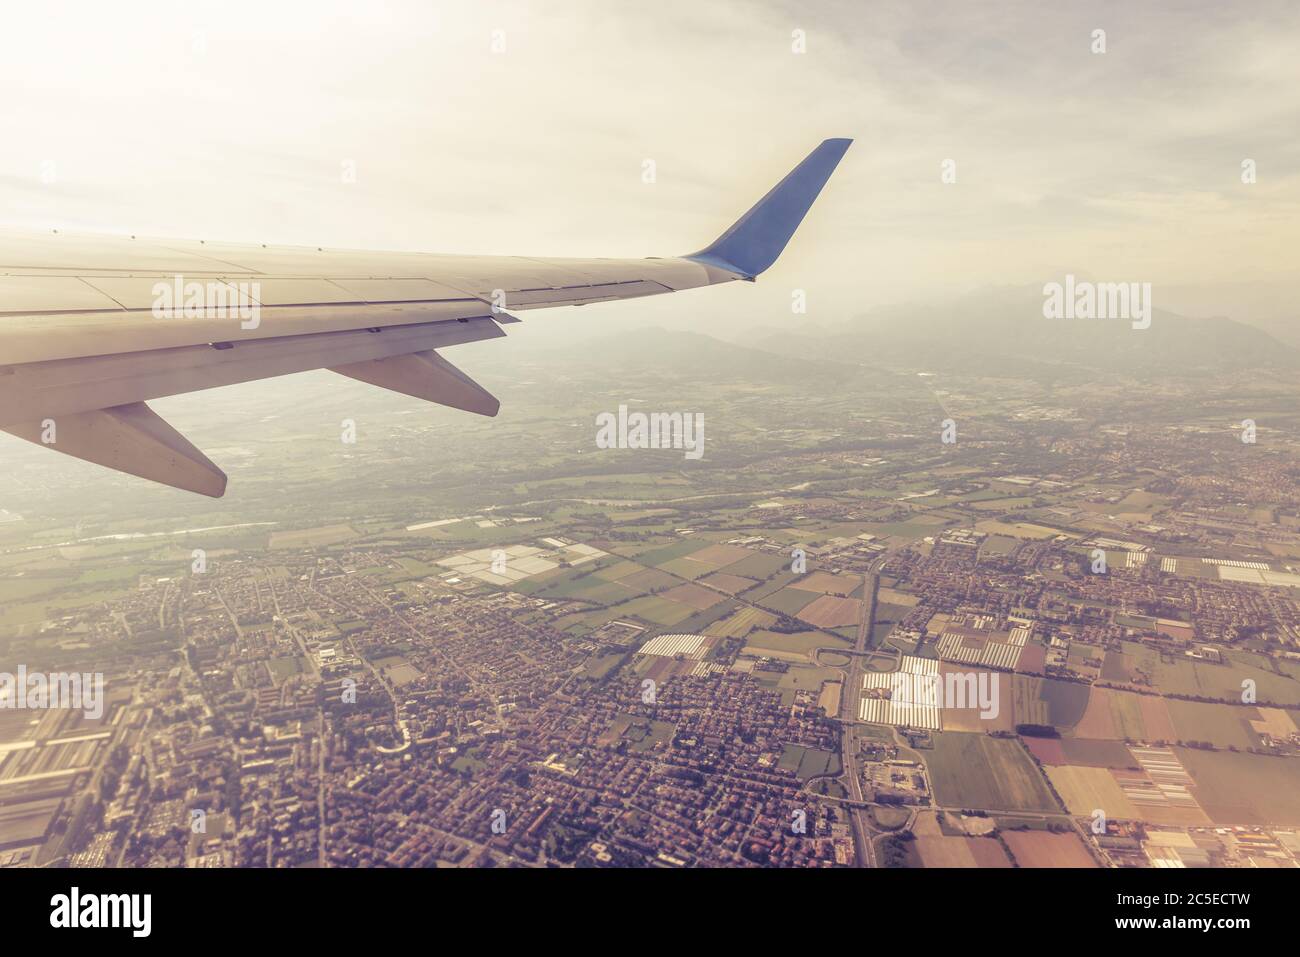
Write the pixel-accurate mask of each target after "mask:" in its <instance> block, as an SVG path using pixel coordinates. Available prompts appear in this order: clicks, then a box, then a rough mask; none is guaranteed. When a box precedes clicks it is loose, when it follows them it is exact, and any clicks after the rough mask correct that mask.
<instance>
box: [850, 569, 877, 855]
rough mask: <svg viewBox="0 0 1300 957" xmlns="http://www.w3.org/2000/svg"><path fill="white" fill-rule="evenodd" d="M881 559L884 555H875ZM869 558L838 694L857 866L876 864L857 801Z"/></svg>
mask: <svg viewBox="0 0 1300 957" xmlns="http://www.w3.org/2000/svg"><path fill="white" fill-rule="evenodd" d="M878 561H879V562H881V563H883V561H884V559H883V558H882V559H879V560H878ZM878 567H879V565H878V564H877V562H873V563H872V565H871V567H870V569H869V570H868V571H867V573H866V574H865V575H863V576H862V598H863V606H862V620H861V621H860V622H859V623H858V638H857V641H856V642H855V644H854V646H853V650H854V652H855V653H854V654H852V655H850V656H849V664H848V668H847V669H846V670H845V677H844V690H843V692H842V693H841V694H840V725H841V727H842V728H843V737H842V738H841V741H840V758H841V760H842V761H843V763H844V778H845V779H846V780H847V782H848V788H849V797H850V799H851V800H852V802H853V804H854V805H855V806H850V807H849V809H848V811H849V824H850V826H851V827H852V828H853V853H854V856H855V857H856V858H857V866H858V867H876V866H877V864H876V847H875V844H874V843H873V841H872V828H871V824H870V822H869V821H868V820H867V819H866V812H865V811H864V810H863V809H862V807H861V805H862V804H863V803H864V801H863V797H862V771H861V769H860V768H859V766H858V737H857V726H858V715H857V708H858V698H859V697H860V695H859V694H858V689H859V688H860V687H861V685H862V660H863V657H864V653H865V652H866V650H867V645H868V642H869V641H870V638H871V623H872V621H873V620H874V619H875V616H876V587H877V584H878V582H879V577H878V576H877V574H876V569H877V568H878Z"/></svg>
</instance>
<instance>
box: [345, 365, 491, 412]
mask: <svg viewBox="0 0 1300 957" xmlns="http://www.w3.org/2000/svg"><path fill="white" fill-rule="evenodd" d="M331 369H332V371H334V372H337V373H339V374H340V375H345V376H348V377H349V378H352V379H359V380H361V381H362V382H369V383H370V384H371V385H377V386H380V387H381V388H384V389H391V390H392V391H393V392H400V393H402V394H403V395H409V396H413V397H415V398H417V399H425V400H427V401H429V402H437V403H438V404H439V405H448V406H451V407H452V408H453V409H461V410H463V411H465V412H476V413H478V414H479V415H488V416H492V415H496V414H497V412H498V411H499V410H500V409H501V403H500V402H499V401H498V400H497V398H496V396H494V395H492V393H490V392H488V391H487V389H485V388H483V387H482V386H481V385H479V384H478V383H477V382H475V381H474V380H473V379H471V378H470V377H469V376H467V375H466V374H465V373H463V372H461V371H460V370H459V369H457V368H456V367H455V366H454V365H452V364H451V363H450V362H448V361H447V360H446V359H444V358H443V357H442V356H440V355H438V353H436V352H434V351H433V350H432V349H430V350H429V351H427V352H412V353H409V354H408V355H404V356H393V357H392V358H391V359H372V360H370V361H368V362H352V363H348V364H347V365H341V366H332V367H331Z"/></svg>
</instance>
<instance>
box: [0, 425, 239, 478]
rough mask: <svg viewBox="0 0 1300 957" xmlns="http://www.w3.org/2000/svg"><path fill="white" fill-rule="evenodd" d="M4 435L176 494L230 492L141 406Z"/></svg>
mask: <svg viewBox="0 0 1300 957" xmlns="http://www.w3.org/2000/svg"><path fill="white" fill-rule="evenodd" d="M4 431H6V432H8V433H10V434H11V435H16V436H18V437H19V438H20V439H26V440H27V441H28V442H34V443H36V444H37V445H44V446H45V447H46V448H51V449H54V450H55V451H56V452H62V453H64V454H65V455H71V456H73V457H74V458H79V459H84V460H85V461H87V462H94V463H95V464H96V465H103V466H106V467H108V468H110V469H115V470H117V471H118V472H126V473H127V474H128V475H136V476H139V477H140V478H144V479H149V480H150V481H152V482H161V483H162V484H163V485H170V486H172V487H173V488H179V489H184V490H185V491H188V492H198V493H199V494H200V495H208V496H211V497H212V498H220V497H221V496H222V495H224V494H225V492H226V473H224V472H222V471H221V469H219V468H217V467H216V466H215V465H213V464H212V461H211V460H210V459H209V458H208V457H207V456H206V455H204V454H203V453H202V452H200V451H199V450H198V449H196V448H195V447H194V445H193V444H191V442H190V441H189V439H187V438H185V436H183V435H181V434H180V433H179V432H177V431H176V430H175V429H174V428H172V427H171V426H170V425H168V424H167V423H166V421H164V420H163V419H162V418H161V417H160V416H159V415H158V414H157V413H156V412H154V411H153V409H151V408H149V406H147V405H145V404H144V403H143V402H133V403H130V404H129V405H119V406H115V407H113V408H108V409H94V410H92V411H89V412H79V413H77V414H75V415H68V416H60V417H59V418H57V419H44V420H40V421H37V420H30V421H27V422H22V423H17V424H14V425H7V426H5V427H4Z"/></svg>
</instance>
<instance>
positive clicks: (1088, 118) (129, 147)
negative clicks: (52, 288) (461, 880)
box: [0, 0, 1300, 328]
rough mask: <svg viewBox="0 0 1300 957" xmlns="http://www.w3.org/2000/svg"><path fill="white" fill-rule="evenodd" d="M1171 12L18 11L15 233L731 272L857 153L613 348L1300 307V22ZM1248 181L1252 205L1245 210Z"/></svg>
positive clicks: (1284, 11)
mask: <svg viewBox="0 0 1300 957" xmlns="http://www.w3.org/2000/svg"><path fill="white" fill-rule="evenodd" d="M809 7H815V9H816V12H810V11H809V9H808V8H809ZM1148 7H1150V9H1148ZM1156 7H1157V5H1155V4H1150V5H1148V4H1136V3H1129V2H1119V3H1045V2H1030V3H1024V4H1016V3H998V4H985V3H979V2H954V3H918V2H900V3H862V2H847V0H846V2H825V0H820V2H817V3H803V2H800V3H795V2H790V3H783V2H768V3H759V2H752V3H751V2H744V3H741V2H729V3H721V2H719V3H701V2H685V0H683V2H661V0H656V2H650V3H630V2H610V0H603V2H589V3H588V2H566V0H532V2H495V3H494V2H483V0H476V2H464V3H430V2H411V3H391V4H379V3H373V2H357V3H328V2H313V3H310V4H307V3H303V4H289V3H273V2H266V0H260V2H256V3H241V2H235V0H220V2H214V3H209V4H199V3H187V4H183V5H182V4H175V3H172V2H159V3H130V4H126V5H120V4H105V3H99V2H88V3H84V4H63V3H41V4H35V3H28V4H22V5H11V6H10V7H9V8H8V9H7V10H6V14H5V24H4V28H3V30H0V89H2V90H3V91H4V106H3V108H2V109H0V122H2V123H3V126H2V130H3V142H4V145H5V148H4V150H3V151H0V210H2V211H3V212H0V219H4V220H8V221H9V222H11V223H15V224H22V225H36V226H43V227H44V226H62V227H64V228H74V227H80V228H90V229H109V230H114V231H130V232H137V233H142V234H156V235H176V236H194V237H205V238H221V239H233V240H239V239H247V240H255V241H259V242H300V243H309V244H312V245H318V244H323V245H335V246H359V247H377V248H398V249H423V250H429V251H447V252H480V253H521V254H541V255H544V254H552V255H609V256H620V255H629V256H642V255H673V254H678V253H684V252H690V251H692V250H694V249H697V248H699V247H700V246H702V245H704V244H706V243H707V242H709V241H710V240H711V239H712V238H713V237H714V236H715V235H716V234H717V233H718V232H720V231H721V230H722V229H723V228H725V227H726V226H727V225H728V224H729V223H730V222H731V221H732V220H733V219H734V218H735V217H736V216H737V215H738V214H739V213H741V212H743V211H744V209H746V208H747V207H748V206H749V205H750V204H751V203H752V202H753V201H754V200H755V199H757V197H758V196H759V195H761V194H762V192H763V191H765V190H766V189H767V188H768V187H769V186H770V185H771V184H772V183H773V182H775V180H776V179H777V178H779V177H780V176H781V175H783V174H784V173H785V172H786V171H787V169H788V168H789V167H791V166H792V165H793V164H794V163H795V162H797V161H798V160H799V159H800V158H802V156H803V155H804V154H805V153H806V152H807V151H808V150H809V149H811V148H812V147H813V146H814V145H815V144H816V143H817V142H818V141H820V140H821V139H823V138H825V137H828V136H849V137H853V138H854V139H855V140H856V143H855V145H854V147H853V149H852V150H851V151H850V152H849V154H848V156H847V157H846V160H845V162H844V164H843V165H842V166H841V168H840V171H839V172H838V173H837V174H836V176H835V177H834V178H833V179H832V181H831V183H830V186H829V187H828V189H827V192H826V193H825V194H823V197H822V200H821V201H820V202H819V203H818V205H817V206H816V207H814V210H813V213H812V215H811V216H810V218H809V220H808V222H807V223H806V224H805V226H804V228H803V229H802V230H801V231H800V233H799V234H798V236H797V237H796V240H795V243H794V244H793V245H792V247H791V249H790V250H789V251H788V253H787V256H786V257H785V258H784V259H783V260H782V261H781V262H779V263H778V265H777V266H776V267H775V268H774V269H773V270H772V272H771V273H769V274H768V276H766V277H764V280H765V281H760V283H759V284H758V286H757V287H755V288H746V289H741V290H737V289H736V288H735V287H721V288H718V289H711V290H707V291H700V292H698V293H692V294H691V295H692V296H694V297H696V298H695V300H694V303H695V307H694V308H691V309H689V310H685V311H683V310H682V309H681V306H682V304H683V300H682V297H667V298H664V299H661V300H658V301H646V302H640V303H630V304H625V305H619V306H614V307H596V308H598V309H604V310H606V311H605V312H603V313H601V314H600V315H599V316H597V315H596V313H595V312H594V311H593V312H591V314H590V315H589V316H586V317H584V318H585V319H586V321H588V322H593V321H595V322H609V321H614V320H615V319H616V318H618V317H616V316H615V311H617V310H622V312H620V313H619V316H620V317H631V319H633V320H635V319H648V320H650V321H655V322H664V323H669V324H677V325H690V326H693V327H695V328H701V327H704V328H707V326H706V325H705V323H704V322H702V320H701V315H700V312H701V310H704V311H705V312H709V311H710V310H716V315H718V316H721V317H723V318H724V319H726V320H730V321H732V322H734V321H737V320H739V319H740V318H744V320H745V321H749V322H756V323H757V324H760V325H773V324H777V323H781V322H789V321H790V312H789V301H790V290H791V289H792V288H795V287H802V288H805V289H807V290H808V294H809V306H810V315H809V317H808V319H809V320H811V321H821V320H833V319H839V318H842V317H843V316H844V315H845V314H846V313H847V312H849V311H856V310H858V309H860V308H863V307H866V306H869V305H872V304H875V303H878V302H884V301H894V300H898V299H900V298H907V297H920V296H925V297H930V296H932V295H934V294H935V293H943V292H945V291H949V290H960V289H963V288H969V287H976V286H980V285H983V284H988V283H1025V282H1037V283H1041V282H1043V281H1046V280H1047V279H1051V278H1054V277H1056V278H1059V277H1060V275H1061V274H1062V273H1064V272H1066V271H1073V272H1075V273H1080V274H1090V275H1093V276H1096V277H1099V278H1104V279H1114V280H1120V279H1123V280H1143V281H1150V282H1153V283H1155V284H1157V289H1158V288H1159V284H1162V283H1163V284H1167V285H1169V286H1171V287H1172V286H1173V285H1175V284H1178V285H1181V286H1186V285H1187V284H1196V283H1210V284H1216V283H1220V282H1223V283H1226V282H1229V281H1232V282H1241V281H1256V280H1264V281H1271V282H1275V283H1276V282H1289V281H1292V280H1294V279H1296V273H1297V270H1296V242H1295V240H1296V236H1297V229H1296V226H1295V223H1296V222H1297V219H1298V217H1300V175H1298V172H1297V170H1298V167H1300V145H1298V144H1297V140H1296V136H1295V133H1296V130H1297V128H1300V57H1297V56H1296V50H1297V49H1300V6H1297V5H1295V4H1288V3H1281V2H1279V3H1267V2H1256V3H1245V4H1227V3H1220V2H1196V3H1165V4H1160V5H1159V9H1156ZM293 11H297V12H293ZM1098 28H1100V29H1104V30H1105V31H1106V44H1107V52H1106V53H1105V54H1101V55H1098V54H1094V53H1092V52H1091V50H1090V46H1091V43H1092V38H1091V33H1092V31H1093V30H1094V29H1098ZM795 29H801V30H804V31H806V36H807V41H806V42H807V52H806V53H804V54H796V53H793V52H792V51H791V33H792V31H793V30H795ZM493 30H500V31H504V44H505V49H504V52H499V53H494V52H492V49H491V44H492V39H493V37H492V31H493ZM948 158H951V159H953V160H954V161H955V162H956V171H957V182H956V184H952V185H945V184H943V183H941V182H940V164H941V163H942V161H943V160H945V159H948ZM1246 158H1251V159H1254V160H1255V161H1256V163H1257V165H1258V182H1257V183H1256V184H1254V185H1249V186H1247V185H1243V184H1242V183H1241V179H1240V175H1241V162H1242V160H1243V159H1246ZM647 159H651V160H654V162H655V163H656V166H657V182H655V183H654V184H652V185H648V184H645V183H643V182H642V177H641V174H642V164H643V161H644V160H647ZM346 161H352V162H354V163H355V169H356V182H355V183H345V182H343V178H344V177H343V176H342V175H341V173H342V169H343V164H344V163H345V162H346ZM1215 311H1223V310H1222V309H1221V308H1216V310H1215ZM720 321H721V320H720Z"/></svg>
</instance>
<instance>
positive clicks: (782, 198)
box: [683, 139, 853, 279]
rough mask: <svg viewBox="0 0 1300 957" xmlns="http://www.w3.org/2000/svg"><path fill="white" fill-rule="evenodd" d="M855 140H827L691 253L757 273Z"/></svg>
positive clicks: (693, 256) (790, 232)
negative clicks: (743, 212)
mask: <svg viewBox="0 0 1300 957" xmlns="http://www.w3.org/2000/svg"><path fill="white" fill-rule="evenodd" d="M852 142H853V140H849V139H835V140H824V141H823V142H822V144H821V145H820V146H818V147H817V148H816V149H815V150H813V151H812V152H811V153H809V154H808V156H807V157H806V158H805V159H804V161H803V162H802V163H800V164H799V165H798V166H796V167H795V168H794V169H793V170H791V171H790V172H789V173H788V174H787V175H786V177H785V179H783V180H781V182H779V183H777V184H776V185H775V186H773V187H772V189H771V190H770V191H768V194H767V195H766V196H764V197H763V198H762V199H760V200H759V201H758V202H757V203H755V204H754V207H753V208H752V209H751V210H750V211H749V212H747V213H746V214H745V215H744V216H741V217H740V219H738V220H736V222H735V223H734V224H733V225H732V227H731V228H730V229H728V230H727V231H726V232H725V233H723V234H722V235H721V236H719V237H718V238H717V239H716V240H715V241H714V243H713V245H711V246H708V247H707V248H705V249H701V250H700V251H699V252H697V253H691V254H690V255H689V256H685V257H683V258H685V259H691V260H694V261H695V262H698V263H703V264H705V265H709V266H717V267H719V268H721V269H725V270H727V271H728V272H734V273H739V274H740V275H741V276H743V277H744V278H746V279H753V278H754V277H755V276H757V275H758V274H759V273H761V272H763V271H764V270H765V269H767V268H768V267H769V266H771V265H772V263H774V262H776V257H777V256H779V255H781V251H782V250H783V249H785V246H786V243H788V242H789V241H790V237H791V236H793V235H794V231H795V229H796V228H798V226H799V224H800V223H801V222H803V218H804V216H805V215H806V214H807V212H808V210H809V208H810V207H811V206H812V204H813V200H815V199H816V198H817V194H818V193H820V192H821V191H822V187H823V186H825V185H826V181H827V180H828V179H830V178H831V173H833V172H835V167H836V166H837V165H838V164H839V162H840V158H841V157H843V156H844V154H845V152H846V151H847V150H848V148H849V144H851V143H852Z"/></svg>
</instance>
